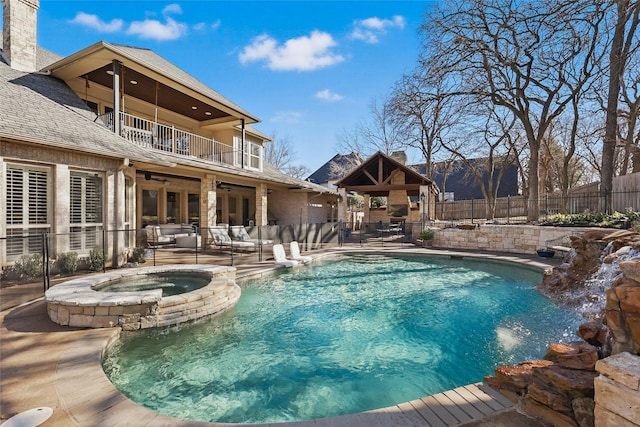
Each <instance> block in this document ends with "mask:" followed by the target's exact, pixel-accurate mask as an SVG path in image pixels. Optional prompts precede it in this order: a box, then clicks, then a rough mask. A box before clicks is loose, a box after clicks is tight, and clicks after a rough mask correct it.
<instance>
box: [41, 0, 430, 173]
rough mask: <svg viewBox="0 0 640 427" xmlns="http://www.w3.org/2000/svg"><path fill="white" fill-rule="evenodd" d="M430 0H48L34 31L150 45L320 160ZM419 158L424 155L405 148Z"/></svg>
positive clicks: (72, 39) (49, 41)
mask: <svg viewBox="0 0 640 427" xmlns="http://www.w3.org/2000/svg"><path fill="white" fill-rule="evenodd" d="M429 4H430V3H429V2H426V1H381V0H379V1H349V2H345V1H304V0H303V1H293V0H288V1H287V0H283V1H245V0H235V1H179V2H170V1H169V2H162V1H63V0H62V1H61V0H41V1H40V9H39V12H38V43H39V45H40V46H42V47H44V48H46V49H49V50H51V51H53V52H55V53H58V54H60V55H65V56H66V55H69V54H71V53H74V52H76V51H78V50H80V49H82V48H84V47H86V46H88V45H90V44H93V43H95V42H96V41H99V40H104V41H108V42H113V43H122V44H128V45H132V46H138V47H145V48H149V49H152V50H154V51H155V52H156V53H158V54H160V55H161V56H163V57H164V58H166V59H168V60H169V61H171V62H173V63H174V64H176V65H177V66H179V67H180V68H182V69H184V70H185V71H187V72H188V73H189V74H191V75H193V76H194V77H196V78H198V79H199V80H201V81H203V82H204V83H206V84H207V85H208V86H210V87H211V88H213V89H214V90H216V91H218V92H219V93H221V94H222V95H224V96H225V97H227V98H228V99H230V100H231V101H233V102H235V103H236V104H238V105H240V106H242V107H243V108H244V109H246V110H247V111H249V112H250V113H251V114H253V115H255V116H257V117H259V118H260V119H261V120H262V122H261V123H259V124H258V125H256V127H257V128H258V129H259V130H260V131H262V132H264V133H266V134H267V135H272V134H273V133H274V132H275V133H276V135H277V136H278V137H280V138H287V139H288V140H289V141H290V142H291V145H292V147H293V149H294V151H295V156H294V158H295V161H294V163H295V164H297V165H304V166H306V167H307V168H309V169H310V171H314V170H315V169H317V168H318V167H320V166H321V165H322V164H324V163H325V162H326V161H327V160H329V159H330V158H331V157H333V156H334V155H335V154H336V153H337V152H338V141H339V138H340V136H341V135H343V134H344V131H345V129H346V130H349V129H353V128H354V127H355V125H356V124H357V123H358V122H362V121H366V120H367V117H368V115H369V105H370V104H371V102H372V101H373V100H374V99H376V98H378V99H381V98H382V97H383V96H384V95H386V94H387V93H388V92H389V90H390V88H391V87H392V85H393V83H394V82H395V81H397V80H398V79H399V78H400V77H401V75H402V74H403V73H404V72H409V71H410V70H411V69H412V68H413V67H414V65H415V62H416V59H417V55H418V52H419V37H418V33H417V29H418V27H419V26H420V24H421V23H422V20H423V16H424V11H425V8H426V7H428V5H429ZM410 161H414V162H418V161H420V159H410Z"/></svg>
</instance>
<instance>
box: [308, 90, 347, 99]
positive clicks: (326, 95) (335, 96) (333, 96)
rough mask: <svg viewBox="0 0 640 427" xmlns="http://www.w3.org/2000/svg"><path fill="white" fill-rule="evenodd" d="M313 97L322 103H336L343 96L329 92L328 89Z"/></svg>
mask: <svg viewBox="0 0 640 427" xmlns="http://www.w3.org/2000/svg"><path fill="white" fill-rule="evenodd" d="M314 96H315V97H316V98H318V99H322V100H323V101H329V102H336V101H341V100H342V99H344V96H342V95H339V94H337V93H334V92H331V91H330V90H329V89H324V90H321V91H318V92H316V94H315V95H314Z"/></svg>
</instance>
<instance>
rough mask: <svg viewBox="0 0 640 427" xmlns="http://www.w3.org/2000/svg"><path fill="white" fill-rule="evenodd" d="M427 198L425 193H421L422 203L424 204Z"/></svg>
mask: <svg viewBox="0 0 640 427" xmlns="http://www.w3.org/2000/svg"><path fill="white" fill-rule="evenodd" d="M426 197H427V196H425V194H424V193H420V201H421V202H424V199H426Z"/></svg>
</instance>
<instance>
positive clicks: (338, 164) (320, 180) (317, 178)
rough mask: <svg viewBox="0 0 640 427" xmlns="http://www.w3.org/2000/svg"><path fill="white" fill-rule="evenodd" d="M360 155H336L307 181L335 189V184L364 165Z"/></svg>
mask: <svg viewBox="0 0 640 427" xmlns="http://www.w3.org/2000/svg"><path fill="white" fill-rule="evenodd" d="M362 161H363V159H362V157H361V156H360V154H358V153H351V154H336V155H335V156H333V158H332V159H331V160H329V161H328V162H326V163H325V164H324V165H322V166H320V167H319V168H318V169H317V170H316V171H315V172H313V173H312V174H311V175H309V176H308V177H307V181H309V182H313V183H316V184H320V185H323V186H325V187H328V188H335V183H336V182H337V181H338V180H340V179H342V178H343V177H344V176H345V175H347V174H348V173H349V172H351V171H352V170H353V169H354V168H356V167H357V166H358V165H360V164H361V163H362Z"/></svg>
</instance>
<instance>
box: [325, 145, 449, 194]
mask: <svg viewBox="0 0 640 427" xmlns="http://www.w3.org/2000/svg"><path fill="white" fill-rule="evenodd" d="M398 172H403V173H404V177H405V179H404V184H402V185H400V184H392V182H391V181H392V178H393V176H394V175H395V174H397V173H398ZM422 185H428V186H431V187H432V191H434V192H435V193H437V192H438V191H437V188H433V181H431V180H430V179H429V178H427V177H426V176H424V175H421V174H420V173H418V172H416V170H415V169H412V168H410V167H408V166H406V165H404V164H402V163H400V162H398V161H397V160H395V159H393V158H391V157H389V156H387V155H386V154H384V153H382V152H381V151H378V152H377V153H375V154H374V155H372V156H371V157H369V158H368V159H367V160H365V161H364V162H363V163H362V164H361V165H360V166H358V167H357V168H356V169H355V170H353V171H352V172H351V173H349V174H348V175H347V176H345V177H344V178H342V179H341V180H339V181H338V182H337V183H336V186H338V187H339V188H344V189H346V190H347V191H355V192H357V193H361V194H369V195H371V196H387V195H388V194H389V191H392V190H406V192H407V195H408V196H419V195H420V186H422Z"/></svg>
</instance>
